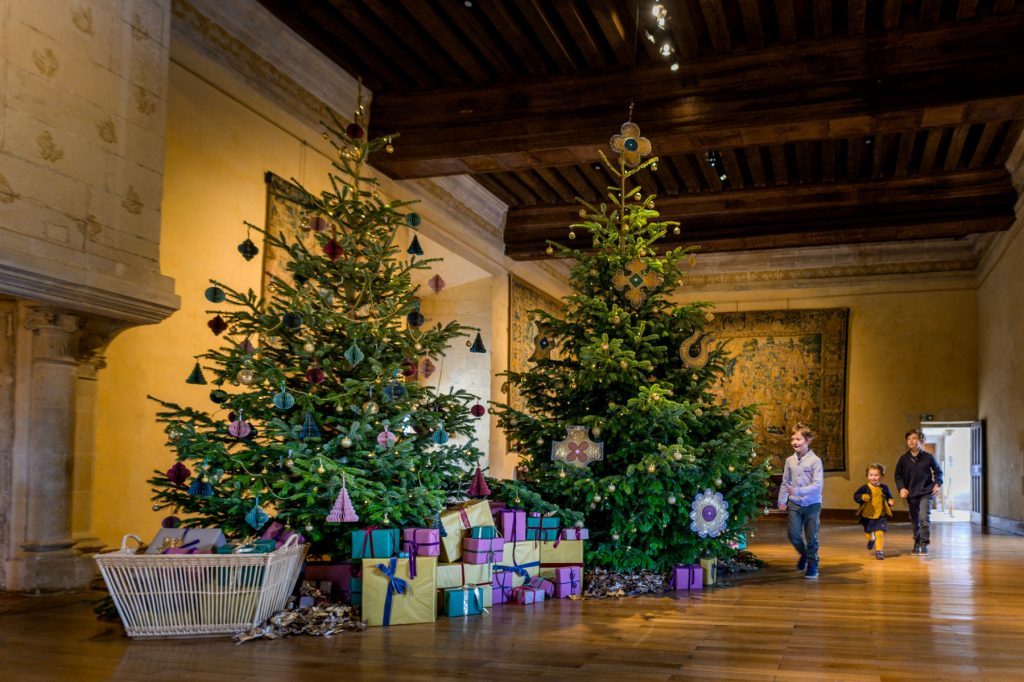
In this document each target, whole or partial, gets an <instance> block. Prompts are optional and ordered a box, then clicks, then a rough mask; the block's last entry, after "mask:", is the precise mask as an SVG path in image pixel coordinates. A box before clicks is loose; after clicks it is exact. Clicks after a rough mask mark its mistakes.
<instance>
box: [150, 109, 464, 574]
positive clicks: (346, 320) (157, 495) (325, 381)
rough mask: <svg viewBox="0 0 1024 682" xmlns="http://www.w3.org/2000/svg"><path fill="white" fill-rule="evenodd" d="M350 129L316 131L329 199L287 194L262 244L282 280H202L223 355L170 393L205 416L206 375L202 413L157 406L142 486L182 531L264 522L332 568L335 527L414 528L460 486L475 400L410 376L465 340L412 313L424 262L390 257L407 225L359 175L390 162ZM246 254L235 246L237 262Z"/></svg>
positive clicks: (460, 331) (412, 250)
mask: <svg viewBox="0 0 1024 682" xmlns="http://www.w3.org/2000/svg"><path fill="white" fill-rule="evenodd" d="M361 118H362V112H361V110H360V111H357V114H356V117H355V122H354V123H351V124H349V125H347V126H344V125H343V124H341V123H338V122H337V121H335V125H333V126H327V132H325V138H328V139H329V140H331V141H332V144H333V145H334V147H335V148H336V150H337V151H338V160H337V161H336V162H335V164H334V166H335V170H334V171H333V172H332V173H331V174H330V186H331V187H332V190H331V191H326V192H323V193H322V194H320V195H314V194H313V193H311V192H308V191H306V190H305V188H302V187H301V186H299V187H298V190H297V192H296V193H295V196H292V197H291V198H292V199H293V200H297V201H298V203H299V205H300V210H299V213H298V214H299V215H300V216H301V224H300V225H297V226H295V227H296V229H295V230H294V235H296V236H289V235H288V234H272V233H270V232H269V231H268V232H265V235H266V239H265V248H271V249H279V250H281V251H282V252H283V253H284V254H287V258H286V260H287V264H286V266H285V270H286V272H287V274H286V276H284V277H277V276H271V278H270V282H269V284H268V289H269V291H268V292H267V293H266V295H265V297H259V296H257V295H256V294H255V293H254V292H253V291H252V290H251V289H250V290H248V291H238V290H235V289H233V288H232V287H230V286H229V285H228V284H226V283H224V282H220V281H216V280H211V286H210V287H209V288H208V289H207V290H206V298H207V299H208V300H209V301H211V302H212V303H215V304H220V306H221V307H220V308H218V309H216V310H211V311H210V315H211V319H210V321H209V322H208V326H209V327H210V330H211V331H212V332H213V333H214V334H216V335H217V336H219V337H220V338H221V339H222V340H223V343H222V344H221V345H220V347H219V348H216V349H213V350H210V351H209V352H207V353H205V354H203V355H201V356H199V358H197V362H196V364H195V367H194V368H193V370H192V373H191V374H189V375H188V377H187V379H185V380H186V382H187V383H189V384H195V385H197V388H196V401H197V402H199V401H200V397H202V402H205V400H206V395H205V393H206V389H200V388H199V385H202V384H206V382H207V379H206V374H204V371H205V372H207V373H209V374H210V375H211V379H210V381H211V382H212V386H210V387H209V388H212V389H213V390H212V391H209V399H210V400H211V401H212V403H213V405H212V406H210V405H207V407H186V406H180V405H177V404H173V403H169V402H165V401H158V402H160V404H161V405H162V406H163V410H162V411H161V412H160V413H159V419H160V421H161V422H163V423H164V424H165V425H166V426H165V430H166V433H167V436H168V444H169V446H170V447H171V448H173V449H174V451H175V452H176V453H177V462H175V463H174V464H173V465H172V466H171V468H170V469H168V471H167V472H166V473H164V472H161V471H158V472H155V475H154V476H153V477H152V478H151V479H150V484H151V485H152V487H153V490H154V500H155V502H156V504H155V505H154V507H155V508H164V509H169V510H173V511H176V512H184V513H185V514H187V515H188V517H187V519H186V521H185V523H186V524H188V525H204V526H218V527H220V528H222V529H224V530H225V531H226V532H228V533H229V534H233V535H235V536H244V535H248V534H251V533H254V532H258V531H259V530H260V529H261V528H262V527H263V526H264V525H265V524H267V522H268V521H269V519H270V518H275V519H276V520H278V521H279V522H281V523H283V524H285V525H287V526H290V527H291V528H294V529H295V530H297V531H299V532H301V533H304V534H305V536H306V538H307V540H309V541H311V542H312V543H313V544H314V549H315V550H323V551H326V552H330V553H331V554H333V555H336V556H337V555H339V554H343V552H344V549H343V548H345V547H346V546H347V539H346V534H347V533H348V532H349V531H351V530H352V526H351V525H346V524H345V523H342V521H354V520H355V517H356V516H358V517H359V519H361V522H362V523H363V524H367V525H381V526H388V525H391V526H401V525H420V524H422V523H423V522H424V520H425V519H427V520H429V519H430V518H431V517H433V516H434V515H436V514H437V512H438V511H439V510H440V509H441V507H442V505H443V504H444V503H445V501H446V498H447V497H448V496H449V495H455V496H458V495H459V494H460V491H464V490H466V488H467V487H468V486H469V483H470V476H471V473H470V472H472V471H473V466H474V465H475V464H476V463H477V461H478V459H479V457H480V455H481V453H480V452H479V450H477V449H476V447H474V445H473V439H472V437H473V434H474V426H475V415H473V414H471V411H470V404H471V403H473V402H475V401H476V397H475V396H473V395H471V394H469V393H467V392H466V391H462V390H453V389H448V390H447V391H442V390H441V389H440V387H435V386H433V385H431V384H428V383H426V381H425V380H424V381H418V380H417V374H419V373H421V372H423V373H427V372H429V371H432V368H433V367H434V364H433V362H432V360H433V361H437V362H440V358H441V357H442V356H443V355H444V353H445V352H446V350H447V349H448V347H449V345H450V344H451V342H452V341H453V340H454V339H455V338H456V337H460V336H466V335H467V333H468V332H469V331H470V330H469V328H467V327H464V326H461V325H460V324H458V323H457V322H450V323H447V324H445V325H442V324H440V323H437V324H434V325H432V326H431V325H429V324H427V322H426V320H425V318H424V316H423V314H422V313H421V312H420V309H419V299H418V297H419V296H420V294H421V292H420V291H419V288H418V287H416V286H414V285H413V281H412V274H413V272H414V271H416V270H422V269H429V268H430V265H431V263H433V262H436V261H437V259H429V258H428V259H424V258H421V257H420V256H422V255H423V250H422V247H421V246H420V243H419V240H418V239H416V238H415V236H414V237H413V239H412V240H410V243H409V244H408V245H404V244H399V237H400V235H401V234H402V232H403V230H402V228H411V229H413V230H415V228H416V227H417V226H418V225H419V223H420V218H419V216H418V215H417V214H416V213H415V212H413V211H411V210H410V209H409V205H408V203H407V202H399V201H386V200H385V199H384V198H382V197H381V196H380V194H379V191H378V189H377V181H376V180H375V179H374V178H372V177H367V176H366V175H365V168H366V166H365V162H366V160H367V158H368V157H369V155H370V154H372V153H373V152H376V151H378V150H380V149H384V150H385V151H387V152H389V153H390V152H391V151H393V149H394V148H393V146H392V144H393V142H392V138H391V137H388V138H383V139H375V140H367V139H366V136H365V133H364V130H363V127H362V125H361ZM296 184H297V183H296ZM249 228H250V229H259V228H255V226H252V225H250V226H249ZM261 231H262V230H261ZM257 250H258V247H257V246H256V245H255V244H254V243H253V242H252V241H251V240H249V239H246V240H245V241H244V242H243V243H242V244H241V245H240V246H239V251H240V253H241V254H242V256H243V257H245V258H246V259H247V260H248V259H251V258H252V257H253V256H254V255H255V254H256V252H257ZM480 348H481V349H482V348H483V347H482V344H481V345H480ZM431 359H432V360H431ZM425 368H428V369H426V370H425ZM432 382H433V380H432ZM432 382H431V383H432ZM201 390H202V391H203V393H202V395H201V394H200V391H201ZM343 481H344V483H343ZM343 486H344V487H343ZM346 493H347V494H346Z"/></svg>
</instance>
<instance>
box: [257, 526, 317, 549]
mask: <svg viewBox="0 0 1024 682" xmlns="http://www.w3.org/2000/svg"><path fill="white" fill-rule="evenodd" d="M293 535H299V534H298V533H296V532H295V531H293V530H292V529H290V528H285V527H284V526H283V525H282V524H280V523H278V522H277V521H273V522H272V523H271V524H270V525H269V526H267V529H266V530H265V531H263V535H261V536H260V540H273V541H274V543H275V544H276V545H277V548H278V549H281V547H283V546H284V543H286V542H287V541H288V538H290V537H291V536H293ZM305 541H306V538H304V537H302V536H301V535H299V539H298V540H297V541H296V542H298V543H299V544H300V545H301V544H303V543H304V542H305Z"/></svg>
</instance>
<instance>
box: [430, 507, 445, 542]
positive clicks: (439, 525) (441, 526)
mask: <svg viewBox="0 0 1024 682" xmlns="http://www.w3.org/2000/svg"><path fill="white" fill-rule="evenodd" d="M431 527H432V528H436V529H437V531H438V535H440V536H441V537H443V538H446V537H448V531H446V530H445V529H444V524H443V523H441V510H440V509H438V510H437V513H436V514H434V522H433V524H432V525H431Z"/></svg>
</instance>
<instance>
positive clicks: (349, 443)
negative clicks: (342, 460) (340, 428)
mask: <svg viewBox="0 0 1024 682" xmlns="http://www.w3.org/2000/svg"><path fill="white" fill-rule="evenodd" d="M341 447H343V448H350V447H352V439H351V438H349V437H348V436H345V437H344V438H342V439H341Z"/></svg>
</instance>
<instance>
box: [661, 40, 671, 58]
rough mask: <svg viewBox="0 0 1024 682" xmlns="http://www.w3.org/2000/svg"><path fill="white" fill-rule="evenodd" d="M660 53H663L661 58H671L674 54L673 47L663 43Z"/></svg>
mask: <svg viewBox="0 0 1024 682" xmlns="http://www.w3.org/2000/svg"><path fill="white" fill-rule="evenodd" d="M658 52H661V56H662V57H668V56H671V54H672V52H673V50H672V46H671V45H669V44H668V43H662V44H661V49H659V50H658Z"/></svg>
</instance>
